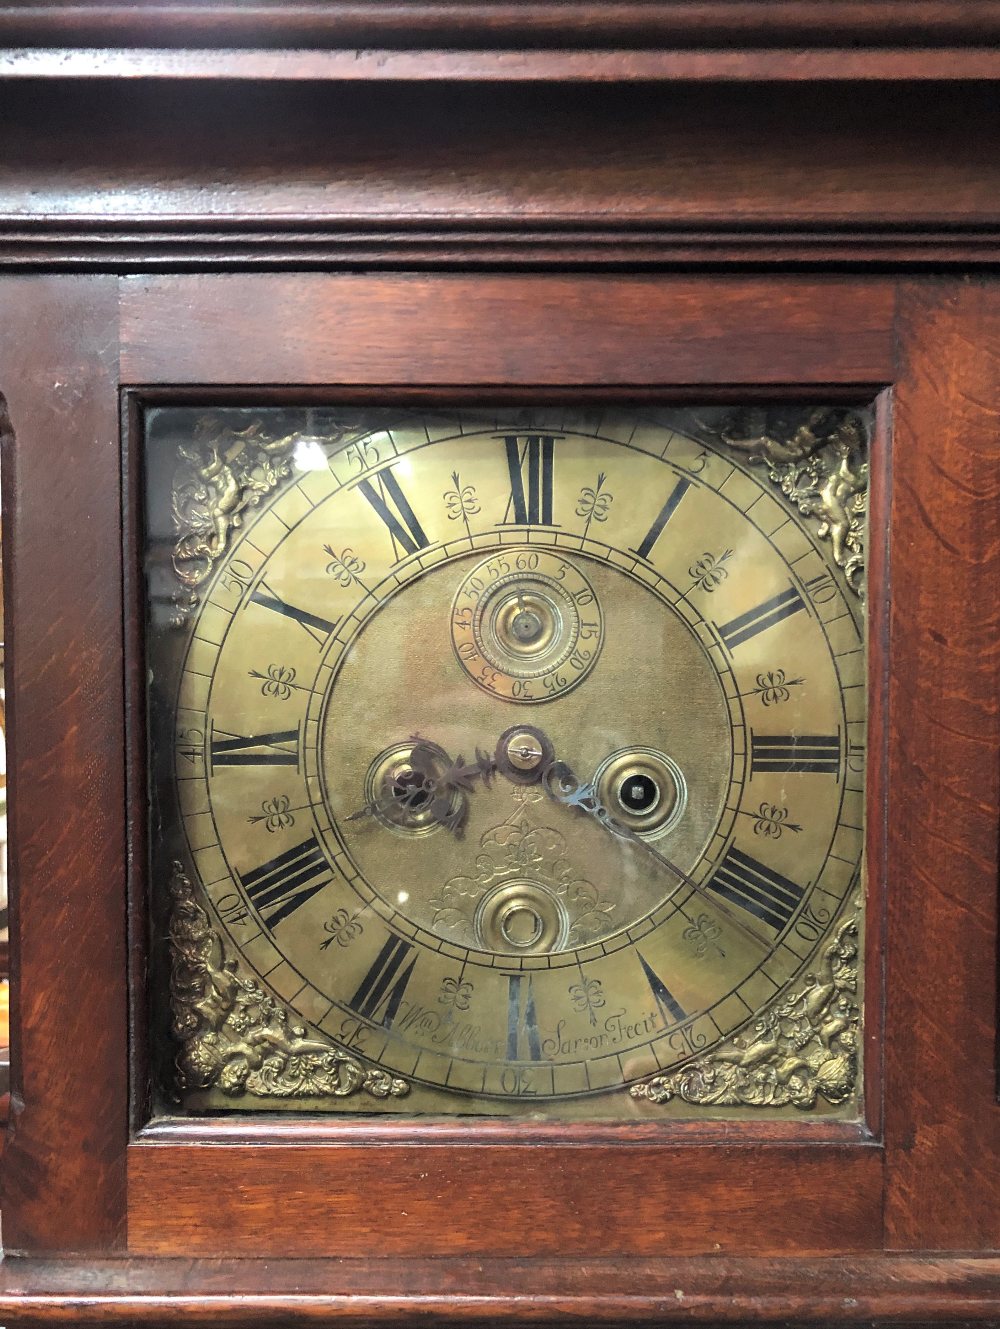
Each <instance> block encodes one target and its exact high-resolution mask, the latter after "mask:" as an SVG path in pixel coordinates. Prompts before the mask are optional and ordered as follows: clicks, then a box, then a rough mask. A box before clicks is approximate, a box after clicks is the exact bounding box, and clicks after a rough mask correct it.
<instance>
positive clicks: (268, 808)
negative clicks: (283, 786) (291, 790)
mask: <svg viewBox="0 0 1000 1329" xmlns="http://www.w3.org/2000/svg"><path fill="white" fill-rule="evenodd" d="M290 803H291V800H290V799H289V797H288V795H287V794H276V795H275V796H274V798H265V800H264V802H263V803H261V805H260V812H259V813H258V814H257V815H256V816H254V817H250V819H249V820H250V824H251V825H256V824H257V823H258V822H261V821H262V822H264V829H265V830H266V831H270V832H271V833H272V835H273V834H274V832H275V831H284V830H287V829H288V827H289V826H294V825H295V817H294V815H293V813H292V812H291V810H290Z"/></svg>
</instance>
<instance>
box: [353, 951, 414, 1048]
mask: <svg viewBox="0 0 1000 1329" xmlns="http://www.w3.org/2000/svg"><path fill="white" fill-rule="evenodd" d="M412 950H413V943H412V942H409V941H404V939H403V938H402V937H392V936H391V937H389V938H388V940H387V941H386V943H385V945H384V946H383V947H382V949H381V950H380V951H379V953H378V955H376V957H375V961H374V963H373V964H372V967H371V968H370V969H369V970H368V972H367V974H365V976H364V978H363V979H362V980H361V982H360V983H359V984H358V990H357V992H355V994H354V996H353V997H352V998H351V1000H350V1002H349V1003H348V1004H349V1005H350V1006H352V1007H353V1008H354V1009H355V1010H356V1011H357V1012H358V1014H359V1015H361V1016H363V1017H364V1018H365V1019H366V1020H372V1021H373V1022H374V1023H375V1024H381V1025H383V1027H384V1028H386V1029H391V1028H392V1022H393V1020H394V1019H395V1018H396V1015H397V1013H398V1011H399V1003H400V1002H401V1001H402V1000H403V993H404V992H405V991H406V985H407V983H408V982H409V981H410V975H411V974H412V973H413V966H414V965H415V964H416V963H417V957H416V955H414V956H413V958H412V959H410V952H411V951H412ZM407 960H409V964H407V963H406V962H407Z"/></svg>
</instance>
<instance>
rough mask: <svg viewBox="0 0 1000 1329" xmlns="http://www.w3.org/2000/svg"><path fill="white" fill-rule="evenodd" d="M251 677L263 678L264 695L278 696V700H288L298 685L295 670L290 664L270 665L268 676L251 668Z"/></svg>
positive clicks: (261, 688)
mask: <svg viewBox="0 0 1000 1329" xmlns="http://www.w3.org/2000/svg"><path fill="white" fill-rule="evenodd" d="M250 677H251V678H259V679H261V680H262V682H261V685H260V692H261V696H262V697H276V698H277V699H278V701H287V700H288V698H289V697H290V696H291V695H292V689H293V688H294V687H295V686H296V683H295V670H294V669H293V668H291V666H289V665H277V664H272V665H268V666H267V675H266V676H265V675H264V674H260V673H258V672H257V670H256V669H251V670H250Z"/></svg>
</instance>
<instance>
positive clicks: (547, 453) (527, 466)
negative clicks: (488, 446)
mask: <svg viewBox="0 0 1000 1329" xmlns="http://www.w3.org/2000/svg"><path fill="white" fill-rule="evenodd" d="M504 448H505V449H506V453H507V471H508V473H509V475H510V499H509V501H508V503H507V511H506V513H505V514H504V521H505V522H510V521H513V523H514V525H515V526H536V525H539V524H540V525H542V526H551V525H552V471H553V465H554V461H553V454H554V448H555V436H554V435H549V434H529V435H527V436H525V437H524V438H519V437H518V436H517V435H516V434H508V435H506V436H505V438H504ZM512 513H513V517H512V516H511V514H512Z"/></svg>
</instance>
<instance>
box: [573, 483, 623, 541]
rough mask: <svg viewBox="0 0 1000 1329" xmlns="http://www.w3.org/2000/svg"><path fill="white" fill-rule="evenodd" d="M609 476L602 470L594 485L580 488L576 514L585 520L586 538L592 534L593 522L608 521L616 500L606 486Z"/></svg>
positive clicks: (584, 531) (584, 532)
mask: <svg viewBox="0 0 1000 1329" xmlns="http://www.w3.org/2000/svg"><path fill="white" fill-rule="evenodd" d="M607 478H608V477H607V476H606V475H605V474H604V473H603V471H602V472H601V473H600V475H598V477H597V480H596V482H595V483H594V484H593V485H584V487H583V488H582V489H581V490H580V497H579V498H578V499H577V501H576V515H577V516H578V517H583V518H584V520H585V525H584V528H583V534H584V538H586V537H587V536H588V535H589V534H590V523H591V522H594V521H596V522H602V521H607V519H608V510H609V509H610V507H611V504H612V503H613V502H614V501H615V496H614V494H612V493H609V492H608V490H606V489H605V488H604V485H605V483H606V481H607Z"/></svg>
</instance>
